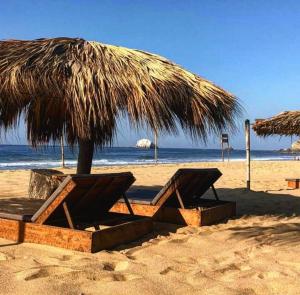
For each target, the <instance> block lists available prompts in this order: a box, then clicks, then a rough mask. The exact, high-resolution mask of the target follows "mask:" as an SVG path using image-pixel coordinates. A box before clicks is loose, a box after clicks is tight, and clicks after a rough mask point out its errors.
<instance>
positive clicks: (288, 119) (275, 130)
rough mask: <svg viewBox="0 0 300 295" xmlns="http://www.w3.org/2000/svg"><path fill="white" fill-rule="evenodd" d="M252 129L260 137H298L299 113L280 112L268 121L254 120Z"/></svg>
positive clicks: (299, 131)
mask: <svg viewBox="0 0 300 295" xmlns="http://www.w3.org/2000/svg"><path fill="white" fill-rule="evenodd" d="M252 128H253V130H254V131H255V132H256V134H257V135H260V136H269V135H282V136H288V135H298V136H300V111H289V112H282V113H280V114H278V115H276V116H273V117H271V118H269V119H265V120H256V121H255V124H254V125H253V127H252Z"/></svg>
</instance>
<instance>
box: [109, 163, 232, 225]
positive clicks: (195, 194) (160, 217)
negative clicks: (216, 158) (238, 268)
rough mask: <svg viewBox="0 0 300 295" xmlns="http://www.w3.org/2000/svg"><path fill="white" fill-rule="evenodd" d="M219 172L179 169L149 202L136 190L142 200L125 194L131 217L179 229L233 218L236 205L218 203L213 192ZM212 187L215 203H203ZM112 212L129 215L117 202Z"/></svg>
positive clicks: (210, 201)
mask: <svg viewBox="0 0 300 295" xmlns="http://www.w3.org/2000/svg"><path fill="white" fill-rule="evenodd" d="M221 175H222V174H221V172H220V171H219V170H218V169H214V168H213V169H179V170H178V171H177V172H176V173H175V175H174V176H173V177H172V178H171V179H170V181H168V182H167V184H166V185H165V186H164V187H163V188H162V189H161V190H160V191H159V192H158V193H157V194H156V195H155V192H154V195H153V196H152V199H151V200H149V199H148V201H145V200H143V199H145V198H143V193H145V194H146V192H149V190H146V189H144V190H143V189H141V190H138V192H139V193H136V194H137V195H139V196H138V197H141V200H137V199H136V198H137V197H136V196H134V194H135V192H134V191H132V193H130V194H128V195H130V196H134V197H135V198H130V197H129V199H130V205H131V208H132V210H133V212H134V214H137V215H142V216H148V217H151V218H153V220H154V221H159V222H169V223H175V224H182V225H192V226H203V225H210V224H214V223H217V222H220V221H222V220H225V219H227V218H230V217H232V216H234V215H235V214H236V203H235V202H228V201H221V200H219V197H218V195H217V192H216V190H215V188H214V182H215V181H216V180H217V179H218V178H219V177H220V176H221ZM210 187H211V189H212V191H213V195H214V197H215V200H210V199H203V198H202V196H203V194H204V193H205V192H206V191H207V190H208V189H209V188H210ZM111 212H120V213H127V214H128V213H129V210H128V208H127V206H126V204H125V203H123V202H117V203H116V204H115V205H114V206H113V207H112V209H111Z"/></svg>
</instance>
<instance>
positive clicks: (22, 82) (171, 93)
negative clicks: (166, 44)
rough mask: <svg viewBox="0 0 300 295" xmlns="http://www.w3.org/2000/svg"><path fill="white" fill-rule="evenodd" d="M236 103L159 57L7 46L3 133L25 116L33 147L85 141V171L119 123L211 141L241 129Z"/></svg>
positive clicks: (87, 46)
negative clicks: (237, 125)
mask: <svg viewBox="0 0 300 295" xmlns="http://www.w3.org/2000/svg"><path fill="white" fill-rule="evenodd" d="M239 111H240V107H239V104H238V102H237V100H236V98H235V97H234V96H233V95H231V94H229V93H227V92H226V91H224V90H223V89H221V88H219V87H217V86H215V85H213V84H212V83H210V82H208V81H206V80H204V79H202V78H200V77H198V76H197V75H194V74H192V73H190V72H188V71H186V70H184V69H183V68H181V67H179V66H178V65H176V64H173V63H172V62H170V61H168V60H166V59H165V58H163V57H160V56H158V55H154V54H150V53H147V52H143V51H139V50H132V49H127V48H123V47H117V46H111V45H105V44H101V43H97V42H89V41H85V40H83V39H71V38H56V39H38V40H34V41H19V40H8V41H0V124H1V125H0V127H1V126H2V127H3V128H4V129H5V130H7V129H9V128H10V127H15V126H16V125H17V124H18V121H19V118H20V115H21V114H22V113H24V114H25V120H26V124H27V137H28V140H29V141H30V142H31V144H32V145H34V146H36V145H38V144H45V143H48V142H49V141H58V140H60V138H61V136H62V134H63V133H64V134H65V135H66V140H67V142H68V144H70V145H74V144H77V143H79V158H78V166H77V172H78V173H89V172H90V168H91V161H92V156H93V149H94V144H95V145H98V146H104V145H105V144H109V143H111V142H112V140H113V138H114V135H115V132H116V125H117V120H118V118H119V117H120V116H122V115H127V116H128V118H129V121H130V123H131V124H132V125H133V126H134V127H139V126H142V125H146V126H148V127H150V128H152V129H153V130H157V131H164V132H170V133H176V132H177V123H178V125H179V126H180V127H182V128H183V129H184V130H186V131H188V132H189V133H190V134H191V135H192V136H193V137H200V138H202V139H205V138H206V136H207V133H208V132H219V131H220V130H222V129H223V128H225V127H232V126H233V125H234V118H235V116H236V115H237V114H238V113H239Z"/></svg>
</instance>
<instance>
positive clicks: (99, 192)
mask: <svg viewBox="0 0 300 295" xmlns="http://www.w3.org/2000/svg"><path fill="white" fill-rule="evenodd" d="M134 181H135V178H134V177H133V175H132V173H130V172H124V173H110V174H94V175H70V176H68V177H66V178H65V180H64V181H63V182H62V183H61V184H60V186H59V187H58V188H57V189H56V190H55V191H54V193H53V194H52V195H51V196H50V198H49V199H48V200H47V201H46V202H45V203H44V204H43V206H42V207H41V208H40V209H39V210H38V211H37V212H36V213H35V214H34V215H33V217H32V218H31V221H32V222H36V223H40V224H42V223H47V224H51V222H53V221H57V220H63V219H65V218H66V216H65V212H64V208H63V203H64V202H65V203H66V204H67V206H68V209H69V211H70V213H71V214H72V215H73V217H74V218H76V217H77V216H81V217H86V218H91V219H93V218H99V219H100V218H101V217H103V215H105V214H107V213H108V211H109V210H110V209H111V207H112V206H113V205H114V204H115V203H116V202H117V201H118V200H119V199H120V198H121V197H122V195H123V194H124V193H125V192H126V190H128V188H129V187H130V186H131V185H132V183H133V182H134Z"/></svg>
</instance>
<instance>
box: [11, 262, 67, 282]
mask: <svg viewBox="0 0 300 295" xmlns="http://www.w3.org/2000/svg"><path fill="white" fill-rule="evenodd" d="M70 271H73V270H72V269H71V268H69V267H61V266H44V267H34V268H30V269H26V270H22V271H20V272H18V273H17V279H19V280H25V281H31V280H34V279H41V278H45V277H48V276H51V275H61V274H63V273H67V272H70Z"/></svg>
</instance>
